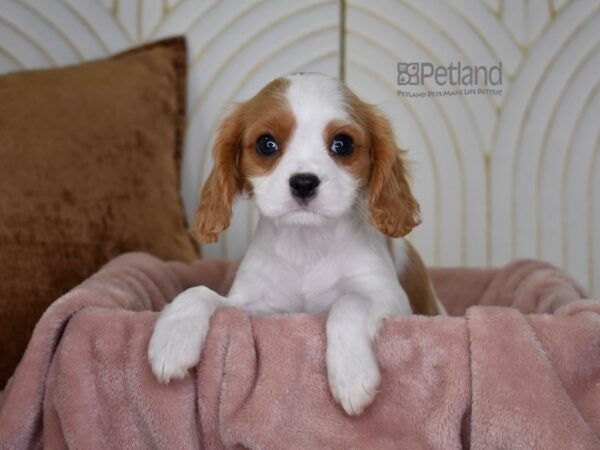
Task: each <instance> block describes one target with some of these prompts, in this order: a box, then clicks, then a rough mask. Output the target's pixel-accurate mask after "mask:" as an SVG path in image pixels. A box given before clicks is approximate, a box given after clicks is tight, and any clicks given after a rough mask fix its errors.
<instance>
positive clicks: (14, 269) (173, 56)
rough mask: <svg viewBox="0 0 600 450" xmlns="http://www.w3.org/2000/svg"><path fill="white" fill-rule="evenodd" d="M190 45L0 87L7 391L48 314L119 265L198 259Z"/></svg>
mask: <svg viewBox="0 0 600 450" xmlns="http://www.w3.org/2000/svg"><path fill="white" fill-rule="evenodd" d="M186 70H187V67H186V48H185V41H184V39H183V38H172V39H168V40H164V41H161V42H157V43H154V44H150V45H147V46H144V47H141V48H138V49H135V50H132V51H129V52H126V53H123V54H120V55H117V56H114V57H111V58H109V59H105V60H100V61H94V62H89V63H85V64H81V65H78V66H73V67H67V68H62V69H53V70H39V71H28V72H20V73H13V74H8V75H5V76H2V77H0V388H1V387H2V386H4V384H5V382H6V380H7V379H8V377H9V376H10V375H11V373H12V371H13V370H14V367H15V366H16V364H17V363H18V361H19V359H20V357H21V354H22V352H23V350H24V349H25V346H26V344H27V341H28V339H29V336H30V335H31V332H32V329H33V327H34V325H35V324H36V322H37V320H38V318H39V317H40V316H41V314H42V312H43V311H44V310H45V309H46V307H47V306H48V305H49V304H50V303H51V302H52V301H53V300H55V299H56V298H57V297H59V296H60V295H61V294H63V293H65V292H66V291H68V290H69V289H70V288H72V287H74V286H75V285H77V284H78V283H80V282H81V281H83V280H84V279H85V278H86V277H88V276H89V275H90V274H92V273H93V272H95V271H96V270H97V269H99V268H100V266H102V265H103V264H104V263H106V262H107V261H108V260H110V259H111V258H113V257H115V256H117V255H119V254H121V253H124V252H128V251H132V250H141V251H145V252H148V253H151V254H153V255H155V256H158V257H160V258H163V259H167V260H183V261H190V260H192V259H194V258H196V257H197V253H196V249H195V247H194V244H193V242H192V241H191V239H190V237H189V234H188V232H187V226H186V223H185V216H184V212H183V208H182V202H181V198H180V195H179V165H180V160H181V151H182V142H183V134H184V125H185V123H184V122H185V86H186Z"/></svg>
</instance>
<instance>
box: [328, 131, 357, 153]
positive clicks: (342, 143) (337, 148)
mask: <svg viewBox="0 0 600 450" xmlns="http://www.w3.org/2000/svg"><path fill="white" fill-rule="evenodd" d="M353 150H354V142H353V141H352V138H351V137H350V136H348V135H346V134H338V135H336V136H335V137H334V138H333V141H332V142H331V153H333V154H335V155H337V156H347V155H349V154H350V153H352V151H353Z"/></svg>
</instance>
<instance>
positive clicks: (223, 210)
mask: <svg viewBox="0 0 600 450" xmlns="http://www.w3.org/2000/svg"><path fill="white" fill-rule="evenodd" d="M241 115H242V114H241V107H238V108H237V109H236V110H235V111H234V112H233V113H231V114H230V115H229V116H228V117H227V118H226V119H225V120H224V121H223V123H222V125H221V128H220V130H219V133H218V135H217V139H216V141H215V145H214V147H213V160H214V166H213V170H212V172H211V173H210V175H209V176H208V179H207V180H206V182H205V183H204V187H203V188H202V192H201V194H200V205H199V206H198V209H197V210H196V215H195V222H196V230H195V235H196V239H198V241H200V242H201V243H204V244H209V243H212V242H216V241H217V240H218V239H219V234H220V233H221V232H222V231H223V230H225V229H226V228H227V227H229V223H230V221H231V207H232V204H233V199H234V197H235V195H236V194H238V193H240V192H241V190H242V186H243V180H242V177H241V175H240V173H239V159H240V150H241V137H242V124H241Z"/></svg>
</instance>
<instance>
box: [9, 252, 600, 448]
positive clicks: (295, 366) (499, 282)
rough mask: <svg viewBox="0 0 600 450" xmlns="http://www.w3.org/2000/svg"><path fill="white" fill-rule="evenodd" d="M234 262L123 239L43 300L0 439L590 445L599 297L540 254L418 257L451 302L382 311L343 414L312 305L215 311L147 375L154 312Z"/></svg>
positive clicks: (222, 278) (321, 323) (595, 440)
mask: <svg viewBox="0 0 600 450" xmlns="http://www.w3.org/2000/svg"><path fill="white" fill-rule="evenodd" d="M235 269H236V267H235V265H234V264H231V263H228V262H226V261H198V262H196V263H194V264H191V265H185V264H181V263H165V262H162V261H159V260H157V259H155V258H152V257H150V256H148V255H143V254H128V255H124V256H122V257H119V258H117V259H115V260H113V261H112V262H111V263H109V264H108V265H107V266H105V267H104V268H103V269H102V270H101V271H100V272H98V273H97V274H96V275H94V276H93V277H91V278H90V279H88V280H87V281H86V282H84V283H83V284H81V285H80V286H79V287H77V288H75V289H74V290H72V291H71V292H70V293H68V294H66V295H65V296H63V297H62V298H61V299H59V300H58V301H57V302H55V303H54V304H53V305H52V306H51V307H50V308H49V309H48V310H47V312H46V313H45V314H44V316H43V317H42V319H41V320H40V322H39V323H38V325H37V327H36V329H35V331H34V335H33V337H32V339H31V342H30V344H29V347H28V349H27V352H26V353H25V355H24V357H23V359H22V361H21V363H20V365H19V367H18V368H17V370H16V372H15V374H14V376H13V378H12V379H11V381H10V382H9V384H8V385H7V387H6V390H5V392H4V394H3V395H2V397H1V399H0V447H1V448H10V449H18V448H41V447H44V448H64V447H72V448H104V449H112V448H115V449H122V448H127V449H135V448H177V449H183V448H185V449H188V448H189V449H194V448H203V449H221V448H232V449H241V448H250V449H283V448H285V449H315V448H319V449H382V450H385V449H398V448H410V449H420V448H423V449H425V448H427V449H429V448H439V449H459V448H468V447H471V448H474V449H488V448H490V449H497V448H503V449H528V448H532V449H533V448H544V449H597V448H600V440H599V436H600V407H599V405H600V302H598V301H594V300H585V299H584V297H585V294H584V293H583V291H582V290H581V289H580V288H579V287H578V286H577V285H576V284H575V283H574V282H573V281H572V280H570V279H569V278H568V277H566V276H565V275H564V274H563V273H562V272H560V271H559V270H557V269H555V268H553V267H551V266H549V265H546V264H543V263H539V262H533V261H521V262H517V263H513V264H511V265H509V266H507V267H505V268H503V269H498V270H492V269H432V271H431V274H432V278H433V280H434V284H435V286H436V289H437V291H438V294H439V295H440V297H441V298H442V299H443V300H444V302H445V303H446V306H447V308H448V310H449V312H450V313H451V314H453V315H454V316H455V317H422V316H409V317H401V318H397V319H393V320H390V321H389V322H388V323H387V324H386V325H385V326H384V328H383V329H382V332H381V334H380V336H379V337H378V340H377V345H376V353H377V358H378V361H379V364H380V367H381V371H382V384H381V387H380V392H379V393H378V396H377V398H376V400H375V402H374V403H373V405H371V406H370V407H369V408H368V409H367V410H366V412H365V413H364V414H363V415H362V416H360V417H356V418H350V417H348V416H346V415H345V414H344V412H343V411H342V410H341V408H339V407H338V406H337V405H336V404H335V403H334V402H333V400H332V398H331V394H330V393H329V388H328V385H327V379H326V375H325V358H324V352H325V334H324V327H325V319H324V318H323V317H316V316H308V315H280V316H271V317H249V316H247V315H246V314H244V313H243V312H240V311H237V310H234V309H224V310H220V311H218V312H217V314H216V315H215V316H214V318H213V320H212V321H211V330H210V332H209V335H208V338H207V341H206V343H205V349H204V351H203V354H202V359H201V362H200V365H199V367H198V368H197V369H196V370H194V371H193V372H192V373H191V374H190V375H191V376H189V377H187V378H186V379H184V380H182V381H178V382H174V383H171V384H169V385H161V384H159V383H158V382H157V381H156V380H155V379H154V377H153V375H152V373H151V371H150V367H149V365H148V363H147V360H146V351H147V345H148V341H149V339H150V335H151V333H152V328H153V324H154V321H155V320H156V317H157V312H156V311H159V310H160V309H161V308H162V306H163V305H164V304H165V303H166V302H168V301H170V300H171V299H172V298H173V297H175V295H176V294H177V293H178V292H180V291H181V290H183V289H185V288H186V287H189V286H192V285H197V284H205V285H208V286H209V287H211V288H212V289H215V290H217V291H220V292H222V293H224V292H226V291H227V289H228V287H229V285H230V284H231V281H232V279H233V276H234V274H235ZM500 306H513V308H506V307H500ZM465 310H466V313H465ZM530 313H531V314H530Z"/></svg>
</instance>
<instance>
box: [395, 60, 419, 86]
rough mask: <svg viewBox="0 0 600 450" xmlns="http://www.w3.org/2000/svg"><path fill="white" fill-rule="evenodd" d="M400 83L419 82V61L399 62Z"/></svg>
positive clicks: (413, 84) (404, 84)
mask: <svg viewBox="0 0 600 450" xmlns="http://www.w3.org/2000/svg"><path fill="white" fill-rule="evenodd" d="M398 84H399V85H400V86H407V85H410V86H416V85H418V84H419V63H398Z"/></svg>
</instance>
